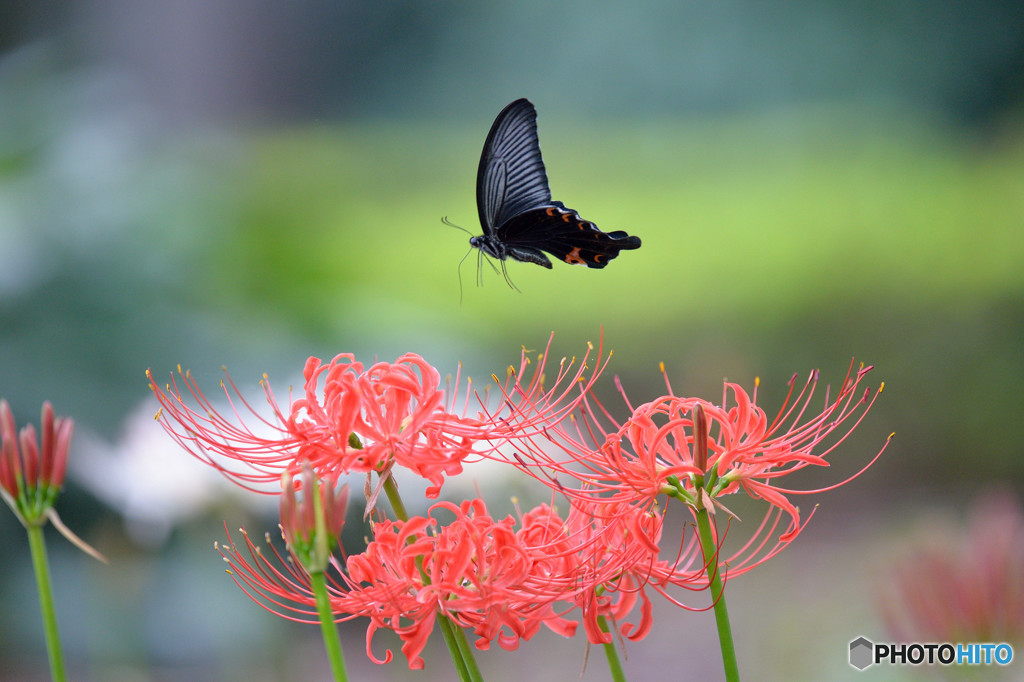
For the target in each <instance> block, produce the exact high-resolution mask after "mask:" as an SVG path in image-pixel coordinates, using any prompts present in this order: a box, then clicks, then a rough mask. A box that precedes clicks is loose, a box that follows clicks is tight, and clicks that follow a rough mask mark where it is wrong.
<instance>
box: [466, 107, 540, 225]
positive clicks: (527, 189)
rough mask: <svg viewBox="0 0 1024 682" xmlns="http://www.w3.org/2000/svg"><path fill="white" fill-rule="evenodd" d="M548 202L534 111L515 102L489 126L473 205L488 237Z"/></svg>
mask: <svg viewBox="0 0 1024 682" xmlns="http://www.w3.org/2000/svg"><path fill="white" fill-rule="evenodd" d="M550 201H551V190H550V189H548V176H547V173H545V171H544V160H543V159H542V158H541V155H540V142H539V140H538V139H537V110H536V109H534V107H533V105H532V104H531V103H530V101H529V100H526V99H517V100H516V101H515V102H512V103H511V104H509V105H508V106H507V107H505V108H504V109H502V111H501V113H500V114H498V117H497V118H496V119H494V124H493V125H491V131H490V132H489V133H488V134H487V141H486V142H484V150H483V153H482V154H481V155H480V167H479V169H478V170H477V177H476V203H477V210H478V211H479V213H480V224H481V225H482V226H483V228H484V233H485V234H489V233H491V232H493V231H494V230H495V229H497V228H498V227H500V226H501V225H502V223H504V222H506V221H507V220H509V219H510V218H512V217H513V216H516V215H518V214H520V213H522V212H524V211H528V210H529V209H531V208H535V207H537V206H544V205H546V204H548V203H549V202H550Z"/></svg>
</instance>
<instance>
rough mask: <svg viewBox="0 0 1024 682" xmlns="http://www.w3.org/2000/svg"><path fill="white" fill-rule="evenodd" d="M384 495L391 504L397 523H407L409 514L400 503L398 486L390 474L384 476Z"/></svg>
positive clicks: (403, 504)
mask: <svg viewBox="0 0 1024 682" xmlns="http://www.w3.org/2000/svg"><path fill="white" fill-rule="evenodd" d="M384 494H385V495H387V496H388V502H390V503H391V508H392V509H393V510H394V511H395V518H397V519H398V520H399V521H408V520H409V512H407V511H406V510H405V503H404V502H402V496H401V495H399V494H398V484H397V483H395V477H394V476H392V475H391V472H388V473H386V474H384Z"/></svg>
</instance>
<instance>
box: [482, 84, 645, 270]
mask: <svg viewBox="0 0 1024 682" xmlns="http://www.w3.org/2000/svg"><path fill="white" fill-rule="evenodd" d="M476 199H477V210H478V211H479V213H480V225H481V227H483V231H484V233H483V234H482V235H479V236H476V237H473V238H471V239H470V240H469V243H470V245H471V246H473V247H476V248H478V249H480V250H481V251H482V252H483V253H485V254H487V255H489V256H491V257H492V258H496V259H498V260H499V261H505V260H507V259H509V258H511V259H512V260H517V261H521V262H524V263H536V264H537V265H540V266H542V267H545V268H550V267H551V260H550V259H549V258H548V257H547V255H545V253H544V252H547V253H549V254H551V255H553V256H555V257H556V258H558V259H560V260H562V261H564V262H566V263H570V264H574V265H586V266H587V267H591V268H603V267H605V266H606V265H607V264H608V261H610V260H611V259H613V258H615V257H616V256H618V255H619V251H621V250H623V249H637V248H640V238H639V237H633V236H630V235H628V234H626V233H625V232H623V231H621V230H617V231H615V232H602V231H601V230H599V229H598V228H597V226H596V225H595V224H594V223H592V222H590V221H589V220H584V219H583V218H581V217H580V215H579V213H577V212H576V211H575V210H573V209H571V208H568V207H566V206H565V205H564V204H562V202H560V201H552V199H551V190H550V189H549V188H548V178H547V174H546V172H545V170H544V161H543V159H542V158H541V155H540V142H539V140H538V138H537V111H536V109H534V107H533V105H532V104H531V103H530V102H529V100H526V99H519V100H516V101H515V102H512V103H511V104H509V105H508V106H507V107H505V108H504V109H503V110H502V111H501V113H499V114H498V117H497V118H496V119H495V120H494V124H493V125H492V126H491V130H490V132H489V133H488V135H487V141H486V142H485V143H484V150H483V153H482V154H481V156H480V167H479V169H478V171H477V184H476Z"/></svg>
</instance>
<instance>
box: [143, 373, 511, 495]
mask: <svg viewBox="0 0 1024 682" xmlns="http://www.w3.org/2000/svg"><path fill="white" fill-rule="evenodd" d="M304 373H305V377H306V383H305V387H304V394H303V396H302V397H301V398H299V399H297V400H294V401H292V402H291V404H290V405H289V406H288V408H287V410H282V409H281V407H280V406H279V405H278V403H277V401H276V399H275V398H274V395H273V392H272V391H271V389H270V384H269V382H267V381H266V379H265V378H264V381H263V382H261V383H262V386H263V390H264V393H265V396H266V399H267V403H268V404H269V406H270V412H271V416H270V417H263V416H261V415H260V414H259V413H258V412H257V411H256V410H255V409H254V408H253V407H252V406H250V405H249V403H247V402H246V401H245V399H244V398H243V397H242V396H241V394H240V393H239V391H238V389H237V388H236V387H235V385H234V384H233V383H232V382H231V380H230V378H228V380H227V384H226V385H224V384H223V383H222V386H223V387H224V393H225V397H226V398H227V401H228V403H229V405H230V410H229V411H228V412H227V414H226V415H225V414H221V413H220V412H218V411H217V409H216V408H215V407H214V406H213V404H212V403H211V402H210V401H209V400H207V398H206V396H204V395H203V393H202V392H201V391H200V390H199V387H198V386H197V385H196V384H195V382H194V381H193V380H192V376H191V374H189V373H187V372H185V373H182V372H181V370H180V369H179V376H180V378H181V380H182V382H183V383H184V386H185V388H186V391H185V393H184V394H183V393H182V391H181V390H179V388H178V384H177V381H176V380H175V379H174V378H173V377H172V381H171V384H170V385H169V386H168V387H167V388H166V390H165V389H161V388H160V387H159V386H158V385H157V383H156V381H155V379H154V378H153V376H152V373H151V372H147V375H148V376H149V380H150V388H151V389H152V390H153V393H154V394H155V395H156V397H157V399H158V400H159V402H160V406H161V411H160V412H159V413H158V415H157V417H158V419H160V421H161V423H162V424H163V425H164V428H165V429H166V430H167V432H168V433H169V434H170V435H171V436H172V437H173V438H174V439H175V440H176V441H177V442H178V443H179V444H180V445H181V446H182V447H183V448H185V449H186V450H187V451H189V452H190V453H192V454H193V455H194V456H196V457H197V458H199V459H201V460H202V461H204V462H206V463H208V464H210V465H212V466H214V467H216V468H217V469H219V470H220V471H222V472H223V473H224V474H225V475H227V476H228V477H229V478H231V479H233V480H234V481H236V482H237V483H239V484H240V485H242V486H243V487H247V488H250V489H253V490H257V491H258V492H268V491H266V490H261V489H259V488H258V487H254V486H258V485H259V484H263V483H268V482H276V481H278V480H279V479H280V477H281V475H282V474H283V473H285V472H288V473H290V474H292V475H293V476H295V475H298V473H299V470H300V469H301V466H302V463H303V462H308V463H310V464H311V465H312V466H313V468H314V470H315V471H316V473H317V474H318V475H319V476H321V477H329V478H332V479H336V478H337V476H339V475H341V474H344V473H348V472H370V471H376V472H378V473H383V472H385V471H386V470H387V469H389V468H390V467H391V466H393V465H395V464H398V465H400V466H404V467H407V468H409V469H410V470H412V471H414V472H416V473H417V474H419V475H420V476H423V477H424V478H426V479H428V480H429V481H430V482H431V483H432V484H433V485H432V487H431V488H429V489H428V495H429V496H433V497H436V496H437V494H438V491H439V490H440V487H441V484H442V483H443V482H444V476H445V475H451V474H456V473H459V472H460V471H461V470H462V461H463V460H464V459H465V458H466V457H467V456H469V455H470V454H471V453H472V452H473V448H474V447H475V446H476V445H477V444H480V443H484V444H486V441H487V440H488V438H490V437H491V431H492V429H491V427H490V426H489V425H488V424H487V423H486V422H484V421H481V420H479V419H474V418H470V417H466V416H465V415H464V414H456V413H454V411H453V409H451V408H450V407H449V406H448V402H450V403H452V404H453V403H454V402H455V399H456V397H457V396H453V398H452V400H451V401H446V400H445V394H444V392H443V391H442V390H440V389H439V386H438V384H439V375H438V372H437V370H435V369H434V368H433V367H431V366H430V365H429V364H428V363H427V362H426V361H425V360H423V358H421V357H420V356H418V355H414V354H407V355H403V356H402V357H401V358H399V359H398V360H397V361H396V362H394V363H386V362H381V363H377V364H375V365H373V366H372V367H370V369H368V370H364V369H363V367H362V365H361V364H360V363H358V362H356V361H355V360H354V359H353V358H352V356H351V355H347V354H344V355H339V356H337V357H335V358H334V359H333V360H332V361H331V362H329V363H327V364H324V363H323V362H322V361H321V360H320V359H319V358H314V357H311V358H309V360H308V361H307V362H306V368H305V372H304ZM456 385H458V378H456ZM228 387H230V390H229V388H228ZM188 394H191V396H192V398H193V400H194V401H195V403H196V404H197V405H198V409H193V408H192V407H189V405H188V404H187V403H186V397H187V395H188ZM239 406H241V408H242V409H241V410H240V409H239ZM246 412H247V413H248V415H246V416H245V419H249V418H250V417H251V418H252V421H253V422H254V424H255V426H256V427H257V428H250V427H249V426H247V425H246V424H245V419H243V414H245V413H246Z"/></svg>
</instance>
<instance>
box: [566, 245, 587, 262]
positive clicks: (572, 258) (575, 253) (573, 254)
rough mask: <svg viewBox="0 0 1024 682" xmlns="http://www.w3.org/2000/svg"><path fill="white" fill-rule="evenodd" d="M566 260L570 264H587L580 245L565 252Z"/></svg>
mask: <svg viewBox="0 0 1024 682" xmlns="http://www.w3.org/2000/svg"><path fill="white" fill-rule="evenodd" d="M565 262H566V263H569V264H570V265H586V261H584V260H583V258H581V257H580V247H578V246H576V247H573V250H572V251H570V252H569V253H567V254H565Z"/></svg>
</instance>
